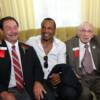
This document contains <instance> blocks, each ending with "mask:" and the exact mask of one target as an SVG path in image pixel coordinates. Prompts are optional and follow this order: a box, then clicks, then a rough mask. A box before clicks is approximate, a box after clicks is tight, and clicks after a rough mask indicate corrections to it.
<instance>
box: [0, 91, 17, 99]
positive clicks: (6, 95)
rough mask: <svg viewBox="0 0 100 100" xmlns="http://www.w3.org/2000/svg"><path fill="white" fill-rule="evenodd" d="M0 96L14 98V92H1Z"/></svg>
mask: <svg viewBox="0 0 100 100" xmlns="http://www.w3.org/2000/svg"><path fill="white" fill-rule="evenodd" d="M0 97H1V98H2V100H16V98H15V96H14V94H13V93H10V92H7V91H4V92H1V93H0Z"/></svg>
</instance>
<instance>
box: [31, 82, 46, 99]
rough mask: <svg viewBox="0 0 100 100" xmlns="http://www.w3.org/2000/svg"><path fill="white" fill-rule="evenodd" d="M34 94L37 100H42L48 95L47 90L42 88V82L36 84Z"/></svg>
mask: <svg viewBox="0 0 100 100" xmlns="http://www.w3.org/2000/svg"><path fill="white" fill-rule="evenodd" d="M33 92H34V95H35V99H36V100H41V99H43V98H44V94H46V90H45V89H44V87H43V86H42V84H41V83H40V82H35V84H34V87H33Z"/></svg>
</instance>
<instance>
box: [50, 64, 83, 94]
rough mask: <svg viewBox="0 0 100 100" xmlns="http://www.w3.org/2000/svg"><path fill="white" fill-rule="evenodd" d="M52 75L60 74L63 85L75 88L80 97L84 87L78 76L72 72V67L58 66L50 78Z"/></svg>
mask: <svg viewBox="0 0 100 100" xmlns="http://www.w3.org/2000/svg"><path fill="white" fill-rule="evenodd" d="M52 73H59V75H60V77H61V84H62V85H65V86H66V87H72V88H74V89H75V90H76V91H77V93H78V95H80V93H81V91H82V87H81V84H80V82H79V81H78V79H77V77H76V75H75V74H74V72H73V71H72V69H71V66H69V65H67V64H57V65H55V66H54V68H53V69H52V71H51V73H50V74H49V76H50V75H51V74H52ZM49 76H48V77H49ZM48 81H49V78H48Z"/></svg>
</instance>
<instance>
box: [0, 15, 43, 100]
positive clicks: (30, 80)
mask: <svg viewBox="0 0 100 100" xmlns="http://www.w3.org/2000/svg"><path fill="white" fill-rule="evenodd" d="M18 26H19V25H18V22H17V21H16V19H14V18H13V17H10V16H8V17H5V18H2V19H1V20H0V29H1V31H2V32H3V34H4V40H3V41H0V100H1V99H2V100H33V84H34V82H36V83H38V84H41V83H40V81H41V80H42V77H43V73H42V69H41V65H40V62H39V59H38V57H37V55H36V53H35V51H34V49H33V48H32V47H30V46H28V45H25V44H24V43H21V42H19V41H18V33H19V31H18ZM41 87H42V85H41Z"/></svg>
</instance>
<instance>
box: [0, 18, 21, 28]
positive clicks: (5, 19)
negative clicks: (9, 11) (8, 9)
mask: <svg viewBox="0 0 100 100" xmlns="http://www.w3.org/2000/svg"><path fill="white" fill-rule="evenodd" d="M7 20H13V21H15V22H16V24H17V26H19V24H18V21H17V20H16V19H15V18H14V17H11V16H6V17H3V18H1V19H0V29H3V24H4V22H5V21H7Z"/></svg>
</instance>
